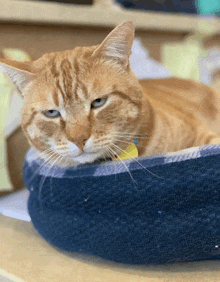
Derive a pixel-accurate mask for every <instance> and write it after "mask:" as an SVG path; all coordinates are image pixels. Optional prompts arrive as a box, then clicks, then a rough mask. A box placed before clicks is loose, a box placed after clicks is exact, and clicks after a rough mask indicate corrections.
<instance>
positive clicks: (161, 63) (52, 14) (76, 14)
mask: <svg viewBox="0 0 220 282" xmlns="http://www.w3.org/2000/svg"><path fill="white" fill-rule="evenodd" d="M219 16H220V2H219V1H218V0H211V1H210V0H197V1H193V0H185V1H183V0H148V1H143V0H133V1H124V0H115V1H114V0H81V1H80V0H75V1H74V0H73V1H71V0H63V1H51V0H48V1H43V0H42V1H33V0H29V1H22V0H18V1H10V0H8V1H2V0H0V57H1V58H10V59H14V60H20V61H25V60H36V59H38V58H39V57H41V56H42V55H43V54H44V53H48V52H54V51H62V50H68V49H74V48H75V47H76V46H89V45H97V44H99V43H101V42H102V40H103V39H104V38H105V37H106V36H107V34H108V33H109V32H110V31H111V30H112V29H113V28H114V27H115V26H116V25H118V24H121V23H122V22H124V21H127V20H132V21H133V22H134V24H135V28H136V34H135V36H136V37H135V41H134V45H133V48H132V55H131V58H130V63H131V68H132V69H133V71H134V72H135V73H136V75H137V76H138V78H139V79H144V78H162V77H169V76H178V77H182V78H190V79H194V80H196V81H201V82H202V83H205V84H208V85H211V86H212V87H214V88H216V89H218V90H220V18H219ZM0 91H1V96H0V101H1V103H0V107H1V108H0V167H1V170H0V197H2V199H1V201H0V213H1V212H3V210H4V209H6V205H5V204H2V203H5V202H4V201H5V199H6V196H7V195H8V194H11V193H13V192H16V191H18V190H21V189H23V188H24V183H23V181H22V167H23V162H24V157H25V154H26V152H27V150H28V149H29V144H28V142H27V140H26V138H25V136H24V134H23V132H22V130H21V127H20V118H21V108H22V98H21V96H20V93H19V92H18V90H17V89H15V87H14V86H13V85H12V84H11V82H10V81H8V79H7V77H6V76H5V75H4V74H0ZM22 191H24V190H22ZM15 194H16V193H15ZM23 197H24V196H23ZM19 203H20V202H19ZM17 205H18V201H17Z"/></svg>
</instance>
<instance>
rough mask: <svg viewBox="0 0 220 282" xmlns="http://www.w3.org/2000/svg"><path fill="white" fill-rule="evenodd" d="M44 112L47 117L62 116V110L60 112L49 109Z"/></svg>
mask: <svg viewBox="0 0 220 282" xmlns="http://www.w3.org/2000/svg"><path fill="white" fill-rule="evenodd" d="M43 113H44V115H45V116H46V117H49V118H57V117H59V116H61V114H60V112H58V111H56V110H49V111H45V112H43Z"/></svg>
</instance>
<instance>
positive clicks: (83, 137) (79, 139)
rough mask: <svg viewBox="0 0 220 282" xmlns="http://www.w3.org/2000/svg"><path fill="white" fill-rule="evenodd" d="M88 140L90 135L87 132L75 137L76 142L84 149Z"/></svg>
mask: <svg viewBox="0 0 220 282" xmlns="http://www.w3.org/2000/svg"><path fill="white" fill-rule="evenodd" d="M87 140H88V136H87V135H86V134H81V135H79V136H77V138H74V140H73V142H74V143H75V144H76V146H77V147H79V148H80V149H81V150H83V148H84V146H85V143H86V141H87Z"/></svg>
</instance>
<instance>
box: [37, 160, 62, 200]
mask: <svg viewBox="0 0 220 282" xmlns="http://www.w3.org/2000/svg"><path fill="white" fill-rule="evenodd" d="M59 158H60V156H58V157H57V158H56V159H55V161H54V162H53V163H52V164H51V165H50V166H49V168H48V170H47V172H46V175H44V177H42V179H41V182H40V184H39V201H40V202H41V192H42V188H43V184H44V181H45V179H46V178H47V176H48V174H49V172H50V170H51V168H52V167H53V166H54V164H55V163H56V162H57V160H58V159H59ZM42 180H43V181H42Z"/></svg>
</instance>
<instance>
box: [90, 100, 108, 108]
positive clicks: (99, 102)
mask: <svg viewBox="0 0 220 282" xmlns="http://www.w3.org/2000/svg"><path fill="white" fill-rule="evenodd" d="M106 101H107V98H98V99H96V100H94V101H93V102H92V104H91V108H99V107H102V106H103V105H104V104H105V102H106Z"/></svg>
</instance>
